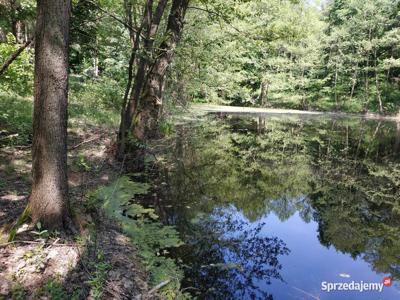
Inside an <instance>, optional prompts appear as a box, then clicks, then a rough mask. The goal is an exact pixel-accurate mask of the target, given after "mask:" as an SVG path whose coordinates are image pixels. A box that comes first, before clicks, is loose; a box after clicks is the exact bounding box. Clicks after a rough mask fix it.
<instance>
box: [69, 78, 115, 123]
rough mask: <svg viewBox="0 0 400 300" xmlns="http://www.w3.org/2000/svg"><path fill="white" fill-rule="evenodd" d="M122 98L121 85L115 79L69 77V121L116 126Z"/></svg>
mask: <svg viewBox="0 0 400 300" xmlns="http://www.w3.org/2000/svg"><path fill="white" fill-rule="evenodd" d="M121 99H122V95H121V87H120V86H119V85H118V84H117V83H116V81H115V80H112V79H110V78H103V79H100V80H91V79H84V77H82V76H76V75H75V76H71V77H70V98H69V102H70V103H69V118H70V121H71V122H86V123H89V124H94V125H106V126H113V127H114V126H116V124H118V121H119V112H118V107H119V103H120V101H121Z"/></svg>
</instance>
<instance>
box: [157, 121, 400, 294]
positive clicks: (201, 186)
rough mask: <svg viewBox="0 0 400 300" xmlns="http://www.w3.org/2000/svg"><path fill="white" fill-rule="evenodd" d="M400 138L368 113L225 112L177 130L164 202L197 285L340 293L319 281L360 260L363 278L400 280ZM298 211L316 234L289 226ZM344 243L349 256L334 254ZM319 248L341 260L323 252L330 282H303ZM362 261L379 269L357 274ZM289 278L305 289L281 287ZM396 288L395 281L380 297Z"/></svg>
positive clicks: (208, 290)
mask: <svg viewBox="0 0 400 300" xmlns="http://www.w3.org/2000/svg"><path fill="white" fill-rule="evenodd" d="M399 141H400V125H399V124H396V123H390V122H383V121H371V120H360V119H357V118H353V119H324V118H318V119H315V118H307V119H301V118H298V117H293V116H292V117H288V116H285V117H284V118H280V117H271V116H255V117H252V116H245V117H244V116H229V115H225V114H224V115H216V116H211V117H208V118H207V119H206V120H205V121H204V122H202V123H201V124H200V125H199V124H196V126H194V125H193V124H185V125H180V126H177V128H176V138H175V139H174V140H173V141H172V142H171V145H169V146H167V147H168V149H173V151H169V152H168V153H167V154H165V156H166V157H165V159H166V161H168V162H174V163H173V165H172V166H171V165H168V168H166V169H165V174H164V178H163V179H162V180H163V181H165V182H166V183H167V184H166V185H165V190H164V194H163V201H162V203H157V204H156V205H157V208H158V210H159V211H160V212H161V214H162V215H163V216H164V220H165V222H167V223H169V224H173V225H176V226H177V227H178V229H179V231H180V232H181V234H182V237H183V238H184V240H186V242H187V245H186V246H185V247H183V248H181V249H180V250H179V251H178V252H176V253H174V255H175V256H177V257H180V258H181V259H182V261H183V263H184V264H186V265H187V268H186V281H185V283H184V284H185V286H186V287H187V288H188V289H191V290H193V291H195V292H194V293H195V294H197V295H200V298H204V299H256V298H260V299H265V298H267V297H268V298H269V299H272V298H273V297H276V296H278V297H284V299H290V298H296V297H300V296H299V295H300V294H301V295H302V297H303V298H304V297H305V299H309V298H310V297H311V298H312V297H318V298H321V299H335V298H332V297H333V296H332V295H326V294H323V293H322V294H321V291H320V286H319V285H318V284H319V283H318V282H319V281H322V280H323V279H324V278H325V277H326V276H331V275H332V274H329V275H326V273H324V272H325V270H326V269H327V268H332V270H333V269H335V268H334V267H333V264H334V263H337V264H339V262H341V261H344V260H346V259H347V258H348V257H352V258H353V259H354V261H353V263H350V266H349V269H353V270H355V271H354V274H353V275H354V276H355V277H357V276H358V277H360V275H361V277H360V278H361V280H362V279H363V278H362V276H364V277H365V278H372V279H373V280H378V279H379V281H380V280H381V278H383V274H386V275H390V276H392V277H393V278H394V279H395V280H398V279H400V256H399V253H400V230H399V229H400V205H399V204H400V203H399V202H400V167H399V159H400V155H399V154H400V149H399V144H400V142H399ZM275 217H277V221H276V222H274V223H271V224H270V225H269V227H268V226H267V227H268V229H265V226H264V223H265V222H267V223H268V222H269V221H270V220H272V219H273V218H275ZM293 218H298V219H299V220H301V222H300V221H299V222H297V225H296V226H298V227H299V228H300V227H301V228H303V229H304V230H306V228H309V227H308V225H307V224H308V223H309V224H315V226H316V231H317V232H310V233H308V234H311V235H312V236H313V237H314V238H315V241H314V240H312V239H310V240H309V241H308V242H307V240H306V239H304V241H302V237H301V236H300V237H299V236H296V235H295V234H292V233H291V232H286V231H281V230H280V227H282V228H284V227H285V224H289V223H290V222H292V220H293ZM261 233H262V234H261ZM317 238H318V239H317ZM295 240H296V241H297V240H299V242H300V243H302V242H303V243H304V244H302V245H301V247H302V248H301V249H300V248H299V246H298V245H297V244H296V245H295V244H293V241H295ZM291 245H293V246H291ZM332 247H333V249H336V251H339V253H338V252H336V251H335V253H336V254H335V255H334V254H332V253H330V252H329V254H328V252H325V251H328V250H324V249H332ZM292 248H293V249H297V250H296V251H294V250H293V249H292ZM289 249H290V250H292V251H290V250H289ZM307 252H309V253H315V257H318V255H323V253H325V254H324V255H332V258H331V260H330V261H326V262H324V263H323V264H320V265H317V261H313V260H311V261H310V264H312V266H309V267H308V268H311V269H313V270H314V273H315V274H313V276H316V277H318V280H319V281H318V280H315V282H314V283H313V285H310V284H306V283H305V282H304V281H302V283H301V284H300V286H297V285H296V286H294V285H293V282H296V281H299V280H300V278H302V277H308V276H310V274H309V271H308V270H307V269H308V268H306V267H303V268H302V269H299V270H296V271H295V272H294V271H293V270H291V268H290V267H291V266H293V265H295V264H296V261H300V260H304V259H305V255H306V253H307ZM285 257H290V259H289V260H288V259H286V258H285ZM360 260H361V261H362V263H364V264H366V265H367V266H369V271H368V272H369V273H368V274H367V272H365V271H363V272H362V273H364V274H361V271H356V270H359V269H360V268H361V267H359V266H358V264H360V263H361V262H360ZM282 261H286V264H283V263H282ZM346 261H347V260H346ZM282 267H283V268H282ZM285 268H286V269H287V270H291V272H289V273H288V272H286V271H285ZM367 269H368V268H367ZM359 273H360V274H359ZM336 275H337V274H336ZM285 276H286V277H285ZM324 276H325V277H324ZM323 277H324V278H323ZM325 279H326V278H325ZM333 279H334V278H333ZM336 279H337V278H336ZM339 279H340V278H339ZM339 279H337V280H339ZM275 280H277V282H278V283H277V282H275ZM271 282H272V284H271V285H269V284H268V283H271ZM279 282H280V283H279ZM310 282H311V281H310ZM285 284H286V285H287V286H289V287H295V288H293V290H292V292H293V293H294V294H284V295H283V294H282V291H280V290H279V289H277V288H276V287H281V288H284V286H285ZM281 288H280V289H281ZM296 289H297V290H296ZM299 290H300V291H299ZM311 290H312V291H313V293H312V294H310V291H311ZM296 291H297V292H296ZM296 293H297V294H296ZM298 293H300V294H298ZM307 294H309V295H308V296H307ZM310 295H314V296H310ZM315 295H318V296H315ZM393 295H396V296H398V290H397V289H396V288H395V287H392V288H391V289H390V290H389V289H386V290H385V293H383V294H382V295H379V296H382V299H393V298H391V297H392V296H393ZM353 296H354V297H353ZM370 296H371V297H376V295H370ZM352 297H353V298H352V299H368V296H366V295H365V294H360V295H352ZM385 297H386V298H385Z"/></svg>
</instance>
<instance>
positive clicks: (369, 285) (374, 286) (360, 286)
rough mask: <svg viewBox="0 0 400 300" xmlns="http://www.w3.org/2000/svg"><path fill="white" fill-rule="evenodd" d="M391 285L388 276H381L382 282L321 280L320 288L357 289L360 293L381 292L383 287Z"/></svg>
mask: <svg viewBox="0 0 400 300" xmlns="http://www.w3.org/2000/svg"><path fill="white" fill-rule="evenodd" d="M391 285H392V279H391V278H390V277H385V278H383V281H382V282H364V281H362V280H361V281H350V282H327V281H323V282H321V290H322V291H325V292H328V293H329V292H332V291H358V292H360V293H362V292H366V291H378V292H382V290H383V287H384V286H386V287H389V286H391Z"/></svg>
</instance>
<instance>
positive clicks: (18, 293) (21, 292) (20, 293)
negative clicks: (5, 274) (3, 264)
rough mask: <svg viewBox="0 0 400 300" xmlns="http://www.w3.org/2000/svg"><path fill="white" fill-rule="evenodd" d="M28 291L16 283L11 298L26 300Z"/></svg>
mask: <svg viewBox="0 0 400 300" xmlns="http://www.w3.org/2000/svg"><path fill="white" fill-rule="evenodd" d="M27 294H28V291H27V290H26V289H24V287H23V286H22V285H21V284H20V283H16V284H14V285H13V286H12V288H11V298H12V299H13V300H25V299H26V296H27Z"/></svg>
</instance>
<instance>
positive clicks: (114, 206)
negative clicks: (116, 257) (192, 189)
mask: <svg viewBox="0 0 400 300" xmlns="http://www.w3.org/2000/svg"><path fill="white" fill-rule="evenodd" d="M149 189H150V186H149V185H148V184H146V183H138V182H134V181H132V180H130V179H129V178H128V177H126V176H122V177H120V178H119V179H117V180H116V181H115V182H114V183H113V184H111V185H109V186H105V187H101V188H99V189H98V190H97V191H96V192H95V193H94V194H93V195H92V196H91V198H92V199H95V201H100V203H101V206H102V208H103V209H104V211H105V212H106V214H107V215H108V216H109V217H112V218H114V219H116V220H118V221H119V222H120V224H121V226H122V229H123V231H124V232H125V233H126V234H127V235H128V236H129V237H130V238H131V240H132V242H133V243H134V244H135V245H136V246H137V248H138V250H139V253H140V255H141V257H142V258H143V260H144V264H145V266H146V268H147V269H148V270H149V272H150V284H151V285H153V286H154V285H157V284H159V283H160V282H163V281H166V280H170V281H171V283H170V284H168V285H167V286H166V287H164V288H163V289H162V291H163V294H165V295H166V296H167V297H168V298H169V299H173V298H174V297H172V296H171V295H175V294H176V293H177V291H178V290H179V282H180V280H181V278H182V272H181V271H180V270H179V268H178V267H177V265H176V264H175V262H174V261H173V260H172V259H170V258H166V257H165V255H166V254H167V253H168V250H167V249H168V248H171V247H178V246H180V245H181V244H182V242H181V240H180V239H179V236H178V232H177V231H176V230H175V228H174V227H172V226H165V225H163V224H162V223H161V222H159V221H158V216H157V215H156V214H155V212H154V210H153V209H150V208H144V207H143V206H141V205H139V204H137V203H135V202H133V201H134V199H135V196H138V195H144V194H146V193H147V192H148V191H149ZM92 201H93V200H92ZM168 295H170V296H168Z"/></svg>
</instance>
